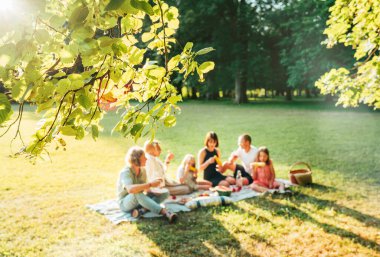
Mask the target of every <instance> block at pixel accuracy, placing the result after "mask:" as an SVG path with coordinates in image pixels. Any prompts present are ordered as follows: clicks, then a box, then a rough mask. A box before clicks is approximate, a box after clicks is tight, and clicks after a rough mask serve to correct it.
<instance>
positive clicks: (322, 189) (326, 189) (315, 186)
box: [307, 183, 338, 193]
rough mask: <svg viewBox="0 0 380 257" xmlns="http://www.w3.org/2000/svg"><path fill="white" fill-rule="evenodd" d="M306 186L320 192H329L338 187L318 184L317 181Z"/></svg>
mask: <svg viewBox="0 0 380 257" xmlns="http://www.w3.org/2000/svg"><path fill="white" fill-rule="evenodd" d="M307 187H308V188H311V189H315V190H318V191H320V192H322V193H330V192H336V191H338V189H336V188H335V187H331V186H326V185H322V184H318V183H313V184H311V185H308V186H307Z"/></svg>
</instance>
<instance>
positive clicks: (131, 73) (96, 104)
mask: <svg viewBox="0 0 380 257" xmlns="http://www.w3.org/2000/svg"><path fill="white" fill-rule="evenodd" d="M151 4H152V5H151ZM147 16H149V19H147ZM178 17H179V14H178V10H177V8H175V7H170V6H168V5H167V4H166V3H164V2H163V1H161V0H155V1H153V2H148V1H144V0H111V1H95V2H93V3H92V4H91V5H86V4H85V1H82V0H70V1H68V2H66V1H64V2H62V1H59V0H51V1H49V2H47V6H46V8H45V12H40V13H39V16H38V17H33V19H32V20H31V22H33V23H34V27H35V29H34V30H31V31H30V30H29V32H26V33H24V34H22V35H20V34H18V37H17V38H16V37H13V38H11V37H10V36H9V35H7V37H5V36H4V37H3V38H2V39H3V41H2V42H4V43H2V44H0V63H1V64H2V65H1V66H0V81H2V82H3V83H4V85H5V87H6V89H7V90H8V91H9V93H10V94H9V95H10V96H11V97H12V99H13V100H15V101H18V102H20V103H22V102H24V101H28V102H31V103H34V104H36V105H37V112H39V113H41V114H42V115H43V119H41V121H40V122H39V123H38V126H37V127H38V128H37V130H36V131H35V133H34V135H33V136H32V140H31V142H29V143H28V145H27V146H26V148H25V151H26V152H27V153H28V154H31V155H33V156H36V155H40V154H41V153H42V152H43V151H44V150H45V149H46V147H47V146H48V145H49V143H51V142H52V140H55V141H57V142H58V143H59V144H60V141H59V140H60V139H62V137H61V136H68V137H75V138H76V139H82V138H83V137H84V136H85V135H86V134H91V136H92V137H93V138H94V139H95V138H97V137H98V136H99V131H101V127H100V126H99V122H100V120H101V119H102V118H103V115H104V114H105V113H107V112H108V111H111V110H114V109H116V110H118V111H120V113H121V117H120V121H119V122H118V124H116V126H115V127H114V129H113V131H115V132H120V133H121V134H122V135H123V136H126V137H131V138H133V139H135V140H137V139H138V138H140V137H143V136H147V135H150V136H151V137H154V135H155V131H156V130H157V128H158V127H159V126H160V125H163V126H166V127H172V126H174V125H175V124H176V118H175V115H176V114H178V113H179V107H178V106H177V104H178V102H179V101H181V100H182V99H181V96H180V95H179V93H178V92H177V89H176V88H175V87H174V86H173V85H172V84H171V82H170V81H171V79H172V77H173V75H176V74H175V73H182V74H185V77H187V76H189V75H191V74H194V72H197V73H198V75H199V77H200V80H203V79H204V76H203V74H204V73H207V72H209V71H210V70H211V69H212V68H213V67H214V64H213V63H212V62H206V63H204V64H201V65H199V64H198V62H197V61H196V58H197V56H198V55H203V54H207V53H208V52H210V51H212V50H213V49H212V48H205V49H202V50H200V51H198V52H197V53H194V52H193V51H192V48H193V43H190V44H187V45H186V47H185V49H184V51H183V52H182V53H179V54H177V55H175V56H173V55H171V52H170V51H171V48H172V46H173V45H174V44H175V43H176V40H175V38H174V36H175V33H176V29H177V28H178V25H179V21H178ZM146 21H149V22H148V23H147V24H144V22H146ZM143 25H145V26H143ZM25 31H28V30H25ZM157 56H162V58H157ZM151 59H154V60H155V61H151ZM163 60H167V62H163ZM0 100H1V110H0V116H1V117H0V118H1V122H5V121H6V120H7V119H8V118H9V115H10V113H11V109H10V104H9V101H8V99H7V98H6V97H5V95H1V99H0ZM62 140H63V139H62Z"/></svg>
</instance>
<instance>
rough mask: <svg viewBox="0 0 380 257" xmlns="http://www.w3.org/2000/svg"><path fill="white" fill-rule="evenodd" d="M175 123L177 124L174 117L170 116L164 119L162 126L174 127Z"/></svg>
mask: <svg viewBox="0 0 380 257" xmlns="http://www.w3.org/2000/svg"><path fill="white" fill-rule="evenodd" d="M176 122H177V119H176V117H175V116H173V115H170V116H168V117H166V118H165V120H164V125H165V126H166V127H168V128H169V127H173V126H175V124H176Z"/></svg>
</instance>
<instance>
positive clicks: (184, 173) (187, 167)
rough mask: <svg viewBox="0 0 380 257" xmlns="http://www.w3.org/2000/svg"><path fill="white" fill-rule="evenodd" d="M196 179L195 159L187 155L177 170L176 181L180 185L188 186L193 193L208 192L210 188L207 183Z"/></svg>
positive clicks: (209, 184) (210, 184)
mask: <svg viewBox="0 0 380 257" xmlns="http://www.w3.org/2000/svg"><path fill="white" fill-rule="evenodd" d="M197 177H198V171H197V169H196V168H195V158H194V156H193V155H191V154H187V155H186V156H185V158H183V161H182V163H181V165H180V166H179V167H178V169H177V180H178V181H180V182H181V184H185V185H187V186H189V187H190V188H191V189H192V190H193V191H195V190H208V189H209V188H210V187H211V186H212V183H211V182H209V181H206V180H203V181H197Z"/></svg>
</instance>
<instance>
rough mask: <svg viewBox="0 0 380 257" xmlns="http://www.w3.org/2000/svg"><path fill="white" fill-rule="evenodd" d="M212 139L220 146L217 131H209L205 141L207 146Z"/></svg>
mask: <svg viewBox="0 0 380 257" xmlns="http://www.w3.org/2000/svg"><path fill="white" fill-rule="evenodd" d="M211 139H212V140H214V141H215V142H216V146H215V147H218V146H219V140H218V136H217V135H216V133H215V132H214V131H210V132H208V133H207V135H206V137H205V141H204V144H205V146H206V147H207V143H208V141H210V140H211Z"/></svg>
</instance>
